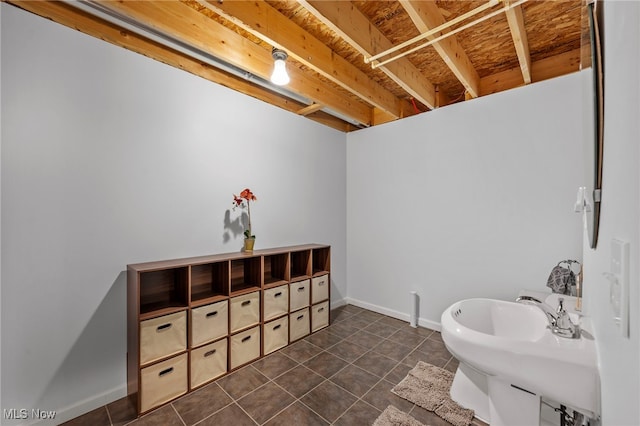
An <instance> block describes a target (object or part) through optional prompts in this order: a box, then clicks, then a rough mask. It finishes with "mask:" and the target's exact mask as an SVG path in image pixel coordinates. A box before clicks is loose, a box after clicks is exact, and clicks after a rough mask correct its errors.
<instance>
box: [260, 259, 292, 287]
mask: <svg viewBox="0 0 640 426" xmlns="http://www.w3.org/2000/svg"><path fill="white" fill-rule="evenodd" d="M288 281H289V253H278V254H271V255H267V256H264V286H265V287H267V288H268V287H272V286H278V285H280V284H284V283H286V282H288Z"/></svg>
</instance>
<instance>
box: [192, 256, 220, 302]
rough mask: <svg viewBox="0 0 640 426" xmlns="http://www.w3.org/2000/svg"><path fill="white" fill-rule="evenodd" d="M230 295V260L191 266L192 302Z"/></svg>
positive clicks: (207, 300) (208, 300)
mask: <svg viewBox="0 0 640 426" xmlns="http://www.w3.org/2000/svg"><path fill="white" fill-rule="evenodd" d="M228 295H229V262H228V261H224V262H214V263H205V264H202V265H193V266H191V302H192V303H195V304H202V303H208V302H211V301H214V300H216V299H220V298H222V297H225V296H228Z"/></svg>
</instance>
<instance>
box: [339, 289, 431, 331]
mask: <svg viewBox="0 0 640 426" xmlns="http://www.w3.org/2000/svg"><path fill="white" fill-rule="evenodd" d="M343 300H344V303H343V304H349V305H354V306H357V307H359V308H363V309H368V310H370V311H373V312H377V313H379V314H382V315H387V316H390V317H392V318H396V319H399V320H402V321H406V322H409V320H410V315H409V314H408V313H404V312H399V311H394V310H393V309H388V308H385V307H383V306H378V305H374V304H371V303H368V302H363V301H361V300H357V299H353V298H351V297H345V298H344V299H343ZM418 325H419V326H420V327H424V328H428V329H430V330H435V331H440V330H442V325H441V324H440V323H439V322H435V321H431V320H428V319H426V318H418Z"/></svg>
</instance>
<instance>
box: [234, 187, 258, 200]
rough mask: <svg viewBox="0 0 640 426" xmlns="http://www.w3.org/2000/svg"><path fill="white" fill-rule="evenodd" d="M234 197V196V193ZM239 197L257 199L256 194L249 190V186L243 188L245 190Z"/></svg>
mask: <svg viewBox="0 0 640 426" xmlns="http://www.w3.org/2000/svg"><path fill="white" fill-rule="evenodd" d="M234 197H235V195H234ZM240 198H244V199H245V200H247V201H256V200H257V198H256V196H255V195H253V192H251V190H250V189H249V188H245V190H244V191H242V192H241V193H240Z"/></svg>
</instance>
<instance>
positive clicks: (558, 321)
mask: <svg viewBox="0 0 640 426" xmlns="http://www.w3.org/2000/svg"><path fill="white" fill-rule="evenodd" d="M516 302H520V303H524V304H527V305H533V306H537V307H538V308H540V309H541V310H542V312H544V314H545V315H546V316H547V320H549V328H550V329H551V331H552V332H553V334H557V335H558V336H560V337H566V338H568V339H579V338H580V326H579V325H576V324H574V323H573V322H571V318H569V313H568V312H567V311H566V310H565V309H564V298H563V297H559V298H558V308H557V309H555V310H554V309H553V308H552V307H551V306H549V305H547V304H546V303H544V302H541V301H540V300H538V299H536V298H535V297H531V296H519V297H518V298H517V299H516Z"/></svg>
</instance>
